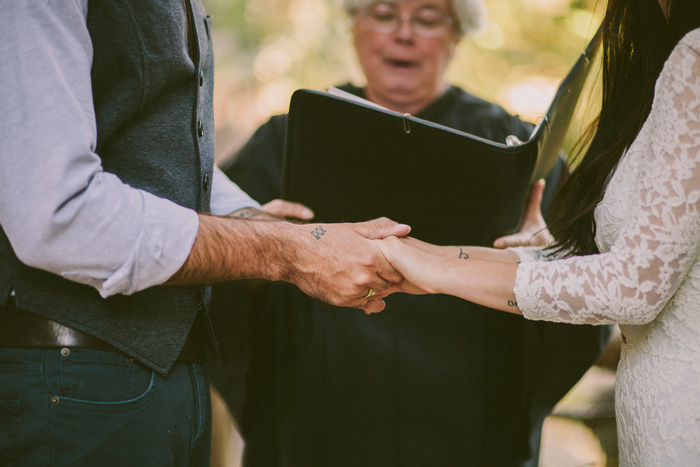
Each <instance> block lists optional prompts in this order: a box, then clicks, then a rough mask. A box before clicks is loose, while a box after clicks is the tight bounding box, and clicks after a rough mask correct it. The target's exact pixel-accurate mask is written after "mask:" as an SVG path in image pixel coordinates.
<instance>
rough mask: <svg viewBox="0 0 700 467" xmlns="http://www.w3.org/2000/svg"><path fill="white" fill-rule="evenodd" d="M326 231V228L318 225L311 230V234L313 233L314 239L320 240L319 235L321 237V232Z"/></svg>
mask: <svg viewBox="0 0 700 467" xmlns="http://www.w3.org/2000/svg"><path fill="white" fill-rule="evenodd" d="M326 232H327V230H324V229H323V227H322V226H320V225H319V226H318V227H316V228H315V229H314V230H312V231H311V235H313V236H314V238H315V239H316V240H321V237H323V234H325V233H326Z"/></svg>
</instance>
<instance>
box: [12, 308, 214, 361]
mask: <svg viewBox="0 0 700 467" xmlns="http://www.w3.org/2000/svg"><path fill="white" fill-rule="evenodd" d="M198 331H199V329H198V328H197V327H196V326H195V327H193V328H192V330H191V331H190V334H189V336H187V340H186V341H185V345H184V347H183V348H182V351H181V352H180V355H178V357H177V360H178V361H181V362H202V361H203V360H204V339H203V338H202V334H201V332H198ZM0 347H6V348H21V349H26V348H35V349H36V348H39V349H41V348H63V347H78V348H83V349H92V350H107V351H110V352H121V351H120V350H119V349H117V348H115V347H112V346H111V345H109V344H107V343H106V342H104V341H102V340H100V339H98V338H96V337H94V336H91V335H90V334H86V333H84V332H82V331H79V330H77V329H74V328H71V327H68V326H65V325H63V324H60V323H57V322H56V321H52V320H50V319H48V318H44V317H43V316H39V315H36V314H34V313H29V312H27V311H23V310H18V309H17V308H15V306H14V300H11V301H10V302H9V303H8V306H7V307H0ZM121 353H123V352H121Z"/></svg>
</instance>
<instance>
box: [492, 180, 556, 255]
mask: <svg viewBox="0 0 700 467" xmlns="http://www.w3.org/2000/svg"><path fill="white" fill-rule="evenodd" d="M543 192H544V180H538V181H537V182H536V183H535V184H534V185H532V189H531V190H530V196H529V198H528V202H527V211H526V213H525V220H524V221H523V226H522V228H521V229H520V231H519V232H517V233H514V234H512V235H508V236H505V237H501V238H497V239H496V240H495V241H494V242H493V246H494V248H509V247H516V246H537V247H547V246H549V245H551V244H552V242H553V241H554V240H553V238H552V236H551V235H550V233H549V230H547V224H546V223H545V221H544V218H543V217H542V193H543Z"/></svg>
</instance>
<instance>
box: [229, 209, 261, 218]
mask: <svg viewBox="0 0 700 467" xmlns="http://www.w3.org/2000/svg"><path fill="white" fill-rule="evenodd" d="M261 214H262V211H259V210H257V209H253V208H244V209H241V210H240V211H237V212H235V213H234V216H236V217H238V218H239V219H252V218H254V217H258V216H259V215H261Z"/></svg>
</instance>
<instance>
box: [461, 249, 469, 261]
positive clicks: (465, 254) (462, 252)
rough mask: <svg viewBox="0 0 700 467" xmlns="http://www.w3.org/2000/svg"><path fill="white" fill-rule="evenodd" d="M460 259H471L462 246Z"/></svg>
mask: <svg viewBox="0 0 700 467" xmlns="http://www.w3.org/2000/svg"><path fill="white" fill-rule="evenodd" d="M459 259H469V255H468V254H467V252H466V251H464V250H463V249H462V247H460V248H459Z"/></svg>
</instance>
